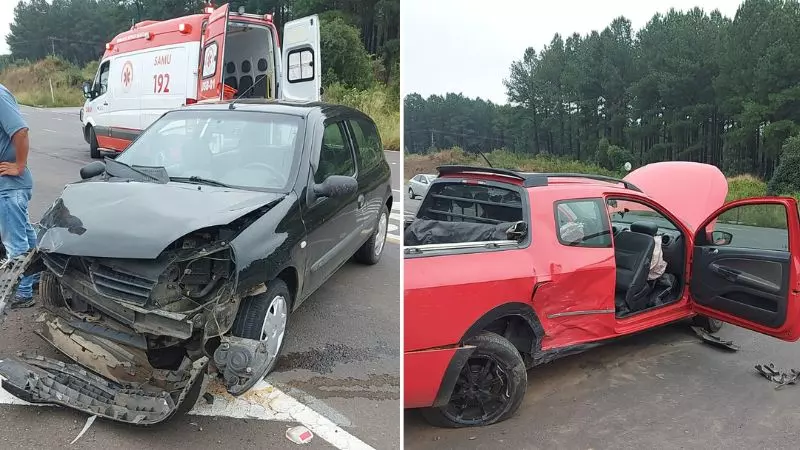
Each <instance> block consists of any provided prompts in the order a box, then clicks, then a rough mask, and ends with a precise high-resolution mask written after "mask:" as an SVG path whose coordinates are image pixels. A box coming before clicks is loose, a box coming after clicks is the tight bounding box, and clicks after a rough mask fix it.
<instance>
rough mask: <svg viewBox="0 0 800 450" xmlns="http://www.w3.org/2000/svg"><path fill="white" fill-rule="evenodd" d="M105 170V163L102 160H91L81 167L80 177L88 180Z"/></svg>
mask: <svg viewBox="0 0 800 450" xmlns="http://www.w3.org/2000/svg"><path fill="white" fill-rule="evenodd" d="M105 171H106V165H105V163H103V162H102V161H93V162H90V163H89V164H87V165H85V166H83V167H81V179H82V180H88V179H89V178H94V177H96V176H98V175H100V174H101V173H103V172H105Z"/></svg>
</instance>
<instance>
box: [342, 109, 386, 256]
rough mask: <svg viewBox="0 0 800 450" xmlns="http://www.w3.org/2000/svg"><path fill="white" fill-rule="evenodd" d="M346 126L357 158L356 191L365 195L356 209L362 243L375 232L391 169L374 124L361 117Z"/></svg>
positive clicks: (348, 122) (350, 121)
mask: <svg viewBox="0 0 800 450" xmlns="http://www.w3.org/2000/svg"><path fill="white" fill-rule="evenodd" d="M347 125H348V131H349V133H350V137H351V139H352V144H353V148H354V149H355V150H356V156H357V159H358V169H359V170H358V191H359V193H360V194H362V195H363V197H364V198H363V202H362V204H361V205H360V207H359V210H358V214H359V217H358V222H359V226H360V227H361V239H360V241H361V242H364V241H366V240H367V239H369V236H371V235H372V233H373V232H374V231H375V226H376V225H377V223H378V217H379V214H380V212H381V209H382V207H383V205H384V203H385V201H386V196H387V189H386V182H387V181H388V178H389V177H390V176H391V172H390V171H391V169H390V168H389V165H388V163H386V159H385V157H384V155H383V151H382V150H380V149H379V148H380V147H381V143H380V138H379V137H378V135H377V132H376V131H375V128H374V124H371V123H367V122H366V121H365V120H363V119H350V120H348V121H347ZM390 214H391V212H390Z"/></svg>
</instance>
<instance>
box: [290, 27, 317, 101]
mask: <svg viewBox="0 0 800 450" xmlns="http://www.w3.org/2000/svg"><path fill="white" fill-rule="evenodd" d="M282 59H283V61H282V64H281V66H282V68H281V69H282V70H281V87H280V91H281V92H280V93H281V98H284V99H286V100H298V101H303V100H306V101H319V100H320V98H321V94H322V55H321V53H320V37H319V17H317V15H316V14H315V15H313V16H308V17H303V18H302V19H297V20H292V21H291V22H287V23H286V25H284V27H283V58H282Z"/></svg>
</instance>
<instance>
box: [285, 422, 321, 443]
mask: <svg viewBox="0 0 800 450" xmlns="http://www.w3.org/2000/svg"><path fill="white" fill-rule="evenodd" d="M313 437H314V433H312V432H311V430H309V429H308V428H306V427H304V426H302V425H298V426H296V427H292V428H289V429H287V430H286V438H287V439H289V440H290V441H292V442H294V443H295V444H307V443H309V442H311V438H313Z"/></svg>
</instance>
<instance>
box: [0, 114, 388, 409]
mask: <svg viewBox="0 0 800 450" xmlns="http://www.w3.org/2000/svg"><path fill="white" fill-rule="evenodd" d="M81 177H82V178H83V180H82V181H79V182H76V183H73V184H69V185H67V186H66V187H65V188H64V191H63V192H62V193H61V195H60V196H59V198H58V199H57V200H56V201H55V202H54V204H53V205H52V206H51V207H50V208H49V209H48V210H47V212H45V214H44V216H43V217H42V219H41V220H40V222H39V224H38V228H39V229H38V235H39V246H38V249H37V250H36V251H34V252H31V253H29V254H27V255H23V256H21V257H19V258H16V259H14V260H12V261H9V262H8V263H7V264H6V265H5V269H4V270H3V272H2V273H0V294H2V297H0V304H2V303H3V302H4V301H5V300H8V295H10V294H11V293H13V288H14V285H15V284H16V280H18V278H19V276H20V275H21V274H23V273H31V272H35V271H40V270H41V271H42V276H41V281H40V288H39V290H40V296H41V297H42V301H43V303H44V304H45V306H46V309H47V311H46V312H45V316H44V320H43V321H42V329H41V330H40V331H39V334H40V335H41V336H42V337H43V338H44V339H46V340H47V341H48V342H50V343H51V344H52V345H54V346H55V347H57V348H58V349H59V350H60V351H61V352H63V353H64V354H65V355H69V357H70V358H72V359H73V360H74V361H75V362H76V363H77V364H64V363H62V362H59V361H55V360H50V359H46V358H43V357H40V356H35V355H19V356H18V357H15V358H8V359H4V360H2V361H0V375H2V376H3V377H5V378H6V379H5V380H4V381H3V387H4V388H5V389H6V390H8V391H9V392H11V393H12V394H14V395H16V396H18V397H20V398H22V399H23V400H26V401H29V402H34V403H55V404H60V405H63V406H67V407H72V408H75V409H78V410H81V411H84V412H87V413H90V414H97V415H100V416H102V417H106V418H110V419H113V420H118V421H122V422H130V423H137V424H154V423H158V422H162V421H164V420H166V419H168V418H169V417H171V416H172V415H174V414H175V413H176V412H177V411H186V410H189V409H190V408H191V407H192V406H193V405H194V403H195V401H196V399H197V397H198V395H199V393H200V389H201V384H202V380H203V377H204V376H205V374H206V373H215V374H216V376H219V377H221V378H222V380H223V383H224V385H225V387H226V389H227V391H228V392H229V393H231V394H232V395H241V394H242V393H244V392H246V391H247V390H249V389H250V388H251V387H253V385H254V384H255V383H256V382H257V381H258V380H260V379H261V378H263V377H264V376H265V375H266V374H267V373H269V372H270V371H271V370H272V368H273V366H274V365H275V361H276V358H277V357H278V355H279V354H280V352H281V348H282V346H283V342H284V334H285V332H286V325H287V320H288V316H289V314H290V312H292V311H294V310H296V309H297V307H298V306H299V305H300V304H301V303H302V302H303V301H304V300H305V299H307V298H308V297H309V296H310V295H311V294H312V293H313V292H314V291H315V290H317V289H318V288H319V287H320V286H321V285H322V284H323V283H324V282H325V281H326V280H327V279H328V278H329V277H330V276H331V275H333V273H334V272H336V271H337V270H338V269H339V268H340V267H341V266H342V265H344V264H345V262H347V261H348V260H349V259H350V258H351V257H354V258H355V260H356V261H358V262H360V263H363V264H367V265H370V264H375V263H377V262H378V261H379V259H380V257H381V254H382V252H383V248H384V242H385V239H386V233H387V228H388V219H389V211H391V204H392V190H391V186H390V168H389V165H388V164H387V162H386V159H385V157H384V154H383V147H382V145H381V139H380V136H379V134H378V131H377V128H376V126H375V123H374V122H373V121H372V120H371V119H370V118H369V117H368V116H366V115H365V114H363V113H361V112H359V111H357V110H355V109H352V108H348V107H344V106H338V105H329V104H321V103H303V104H300V103H298V104H295V103H286V102H273V101H257V100H254V101H244V100H243V101H237V102H235V103H233V104H232V103H229V102H220V103H215V104H203V105H192V106H189V107H185V108H182V109H178V110H175V111H171V112H168V113H166V114H165V115H164V116H162V117H161V118H160V119H159V120H157V121H156V122H155V123H154V124H153V125H151V126H150V127H149V128H148V129H147V130H145V131H144V132H143V133H142V135H141V136H140V137H139V138H138V139H137V140H136V141H134V142H133V143H132V144H131V145H130V146H129V147H128V149H126V150H125V151H124V152H123V153H121V154H120V155H119V156H118V157H117V158H116V159H106V160H105V161H104V162H100V161H97V162H93V163H91V164H89V165H88V166H86V167H84V168H83V169H81ZM84 368H89V369H91V372H89V371H87V370H85V369H84Z"/></svg>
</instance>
